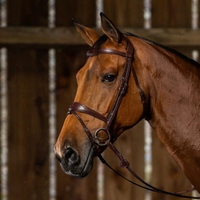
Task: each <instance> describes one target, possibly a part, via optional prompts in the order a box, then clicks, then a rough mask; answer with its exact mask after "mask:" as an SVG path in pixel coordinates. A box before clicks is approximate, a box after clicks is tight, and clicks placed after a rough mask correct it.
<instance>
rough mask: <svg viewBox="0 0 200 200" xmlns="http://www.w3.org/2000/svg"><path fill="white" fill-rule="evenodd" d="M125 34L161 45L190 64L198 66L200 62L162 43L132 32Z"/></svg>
mask: <svg viewBox="0 0 200 200" xmlns="http://www.w3.org/2000/svg"><path fill="white" fill-rule="evenodd" d="M125 35H127V36H133V37H136V38H139V39H142V40H144V41H147V42H149V43H151V44H154V45H156V46H159V47H161V48H162V49H165V50H167V51H169V52H171V53H173V54H175V55H177V56H179V57H180V58H182V59H183V60H185V61H187V62H189V63H191V64H192V65H194V66H195V67H197V68H200V64H199V63H198V62H196V61H195V60H193V59H191V58H189V57H187V56H185V55H184V54H182V53H180V52H178V51H176V50H174V49H171V48H170V47H166V46H163V45H161V44H158V43H156V42H153V41H151V40H148V39H146V38H142V37H139V36H137V35H134V34H132V33H128V32H127V33H125Z"/></svg>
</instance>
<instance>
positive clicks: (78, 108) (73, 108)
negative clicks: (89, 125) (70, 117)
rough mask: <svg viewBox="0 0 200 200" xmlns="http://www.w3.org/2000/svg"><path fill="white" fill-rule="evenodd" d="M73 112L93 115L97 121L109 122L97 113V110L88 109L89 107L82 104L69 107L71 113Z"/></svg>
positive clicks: (73, 104) (74, 103)
mask: <svg viewBox="0 0 200 200" xmlns="http://www.w3.org/2000/svg"><path fill="white" fill-rule="evenodd" d="M71 111H77V112H81V113H85V114H88V115H91V116H93V117H95V118H97V119H100V120H102V121H104V122H107V118H106V117H104V116H103V115H101V114H99V113H98V112H96V111H95V110H92V109H91V108H88V107H87V106H84V105H83V104H81V103H78V102H73V103H72V104H71V105H70V106H69V112H71Z"/></svg>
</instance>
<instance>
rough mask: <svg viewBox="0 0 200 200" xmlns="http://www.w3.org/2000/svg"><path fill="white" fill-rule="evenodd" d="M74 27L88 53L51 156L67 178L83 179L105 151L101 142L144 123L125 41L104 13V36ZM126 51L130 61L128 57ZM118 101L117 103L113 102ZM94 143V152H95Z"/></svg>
mask: <svg viewBox="0 0 200 200" xmlns="http://www.w3.org/2000/svg"><path fill="white" fill-rule="evenodd" d="M73 23H74V25H75V27H76V29H77V31H78V32H79V33H80V34H81V36H82V37H83V38H84V40H85V41H86V42H87V43H88V44H89V45H90V46H91V50H90V51H89V52H87V55H88V59H87V62H86V63H85V65H84V66H83V67H82V68H81V69H80V70H79V72H78V73H77V75H76V79H77V84H78V88H77V92H76V96H75V100H74V103H73V104H72V105H71V106H70V108H69V113H68V115H67V117H66V119H65V122H64V125H63V128H62V130H61V133H60V135H59V138H58V140H57V143H56V145H55V152H56V156H57V158H58V160H59V161H60V163H61V166H62V169H63V170H64V171H65V172H66V173H67V174H70V175H72V176H77V177H84V176H86V175H87V174H88V173H89V172H90V170H91V169H92V162H93V158H94V156H95V155H97V152H98V154H100V153H101V152H102V151H103V150H104V149H105V141H106V140H108V139H109V140H112V141H114V140H116V138H117V137H118V136H119V135H120V134H121V133H122V132H123V131H124V130H126V129H128V128H130V127H132V126H133V125H135V124H136V123H137V122H138V121H140V120H141V119H142V117H143V114H144V113H143V111H144V105H143V104H142V103H141V96H140V92H141V91H142V90H138V87H139V85H138V83H135V80H134V77H133V76H130V70H131V66H132V61H133V59H135V58H134V57H133V54H134V49H133V46H132V44H131V42H130V40H129V39H128V37H127V36H125V35H124V34H122V33H121V32H120V31H119V30H118V29H117V28H116V27H115V25H114V24H113V23H112V22H111V21H110V20H109V19H108V18H107V17H106V16H105V15H104V14H103V13H101V26H102V31H103V32H104V35H102V36H100V35H99V33H97V32H96V31H94V30H91V29H89V28H87V27H85V26H83V25H81V24H79V23H78V22H76V21H75V20H73ZM127 49H128V50H129V54H132V55H128V52H127ZM127 55H128V56H129V57H127ZM136 60H137V59H136ZM136 60H135V61H134V62H136ZM127 62H129V63H127ZM125 65H129V66H128V67H129V69H128V70H129V72H128V73H127V74H125V73H126V72H124V68H125V67H126V66H125ZM138 67H139V66H138ZM135 70H137V67H135ZM134 75H135V76H136V74H134ZM124 76H126V77H124ZM122 79H126V80H125V81H124V80H122ZM128 85H129V86H130V87H128ZM120 86H121V91H119V88H120ZM141 86H142V84H141ZM119 93H120V94H119ZM119 96H120V101H121V102H120V103H119V102H116V97H119ZM122 97H123V98H122ZM116 104H117V105H116ZM114 105H115V106H114ZM111 115H112V116H111ZM108 118H110V119H108ZM85 132H86V133H87V135H88V136H87V135H86V134H85ZM94 136H96V141H95V137H94ZM97 138H98V139H97ZM97 140H98V141H97ZM96 142H98V144H99V145H98V150H94V149H95V148H96V145H95V143H96ZM94 146H95V148H94Z"/></svg>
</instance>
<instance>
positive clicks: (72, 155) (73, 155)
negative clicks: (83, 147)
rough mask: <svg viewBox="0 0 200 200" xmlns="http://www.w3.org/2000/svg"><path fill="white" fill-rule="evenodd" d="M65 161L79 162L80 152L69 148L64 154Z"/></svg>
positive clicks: (70, 162)
mask: <svg viewBox="0 0 200 200" xmlns="http://www.w3.org/2000/svg"><path fill="white" fill-rule="evenodd" d="M64 159H65V162H67V163H69V164H73V165H75V164H79V160H80V159H79V156H78V153H77V152H76V151H75V150H74V149H72V148H71V147H69V148H67V149H66V151H65V155H64Z"/></svg>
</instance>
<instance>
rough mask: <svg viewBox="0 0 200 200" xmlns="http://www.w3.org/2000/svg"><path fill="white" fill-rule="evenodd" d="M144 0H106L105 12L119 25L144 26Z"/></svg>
mask: <svg viewBox="0 0 200 200" xmlns="http://www.w3.org/2000/svg"><path fill="white" fill-rule="evenodd" d="M143 9H144V8H143V1H138V0H126V1H123V2H122V1H120V0H107V1H104V13H105V14H106V15H107V16H108V17H109V18H110V19H111V20H112V21H113V23H114V24H115V25H116V26H117V27H132V28H134V27H137V28H139V27H141V28H142V27H143V26H144V25H143V24H144V17H143Z"/></svg>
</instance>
